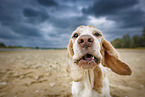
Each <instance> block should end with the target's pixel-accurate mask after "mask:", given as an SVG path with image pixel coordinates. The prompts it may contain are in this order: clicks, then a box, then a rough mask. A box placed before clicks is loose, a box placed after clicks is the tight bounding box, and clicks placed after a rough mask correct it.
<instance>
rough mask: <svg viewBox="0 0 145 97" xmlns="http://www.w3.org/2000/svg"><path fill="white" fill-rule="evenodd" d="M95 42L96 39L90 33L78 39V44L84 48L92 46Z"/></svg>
mask: <svg viewBox="0 0 145 97" xmlns="http://www.w3.org/2000/svg"><path fill="white" fill-rule="evenodd" d="M93 42H94V39H93V38H92V37H91V36H90V35H82V36H80V37H79V39H78V44H79V45H80V46H81V47H82V48H88V47H91V46H92V44H93Z"/></svg>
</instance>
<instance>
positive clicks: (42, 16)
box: [23, 8, 49, 23]
mask: <svg viewBox="0 0 145 97" xmlns="http://www.w3.org/2000/svg"><path fill="white" fill-rule="evenodd" d="M23 14H24V16H25V17H27V19H28V20H27V22H29V23H42V22H44V21H46V19H48V18H49V15H48V14H47V13H46V12H44V11H37V10H34V9H32V8H24V9H23Z"/></svg>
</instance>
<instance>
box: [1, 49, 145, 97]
mask: <svg viewBox="0 0 145 97" xmlns="http://www.w3.org/2000/svg"><path fill="white" fill-rule="evenodd" d="M117 51H118V52H119V54H120V57H121V59H122V60H123V61H125V62H126V63H128V64H129V66H130V67H131V69H132V71H133V73H132V75H131V76H120V75H117V74H115V73H113V72H112V71H111V70H110V69H107V70H108V77H109V80H110V91H111V95H112V97H145V77H144V76H145V50H138V49H118V50H117ZM66 61H67V51H66V50H33V51H0V97H72V94H71V78H70V76H69V75H68V73H67V72H66V71H65V66H66V63H67V62H66Z"/></svg>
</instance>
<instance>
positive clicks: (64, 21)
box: [50, 16, 88, 29]
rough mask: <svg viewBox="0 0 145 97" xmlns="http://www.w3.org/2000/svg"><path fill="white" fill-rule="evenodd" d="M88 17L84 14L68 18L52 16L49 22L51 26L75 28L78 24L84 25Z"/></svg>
mask: <svg viewBox="0 0 145 97" xmlns="http://www.w3.org/2000/svg"><path fill="white" fill-rule="evenodd" d="M87 21H88V18H87V17H85V16H83V17H82V16H76V17H75V16H74V17H69V18H67V17H66V18H54V17H52V18H51V19H50V23H52V25H53V26H55V27H58V28H63V29H67V28H76V27H77V26H80V25H85V24H87Z"/></svg>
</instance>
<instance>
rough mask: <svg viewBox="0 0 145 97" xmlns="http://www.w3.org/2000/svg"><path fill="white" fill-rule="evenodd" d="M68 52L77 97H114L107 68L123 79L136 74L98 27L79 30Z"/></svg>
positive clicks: (74, 33)
mask: <svg viewBox="0 0 145 97" xmlns="http://www.w3.org/2000/svg"><path fill="white" fill-rule="evenodd" d="M67 50H68V65H67V71H68V72H69V73H70V76H71V77H72V80H73V81H72V94H73V96H74V97H111V96H110V90H109V81H108V78H107V71H106V70H105V69H106V67H108V68H110V69H111V70H112V71H113V72H115V73H117V74H119V75H131V73H132V71H131V69H130V67H129V66H128V65H127V64H126V63H124V62H123V61H122V60H120V59H119V55H118V53H117V51H116V50H115V48H114V47H113V46H112V45H111V44H110V43H109V42H108V41H107V40H105V38H104V37H103V34H102V33H101V31H100V30H98V29H96V28H95V27H94V26H91V25H89V26H79V27H78V28H77V29H76V30H75V31H74V32H73V33H72V36H71V38H70V40H69V44H68V47H67Z"/></svg>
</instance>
